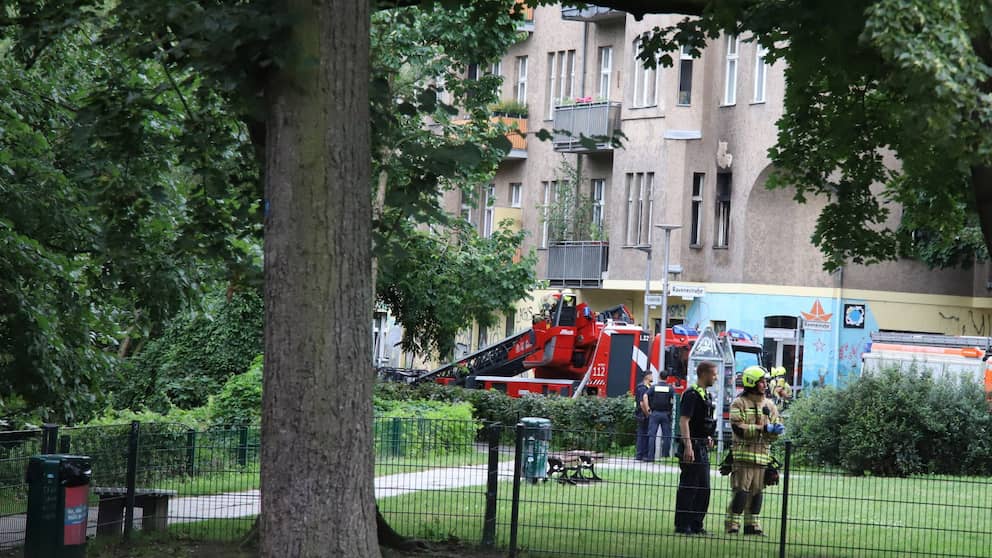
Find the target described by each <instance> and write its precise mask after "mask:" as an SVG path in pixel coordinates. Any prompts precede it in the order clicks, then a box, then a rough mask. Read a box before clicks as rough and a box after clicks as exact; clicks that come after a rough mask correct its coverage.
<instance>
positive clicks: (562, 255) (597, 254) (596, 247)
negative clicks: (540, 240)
mask: <svg viewBox="0 0 992 558" xmlns="http://www.w3.org/2000/svg"><path fill="white" fill-rule="evenodd" d="M609 254H610V246H609V243H608V242H605V241H600V240H594V241H582V242H557V243H555V244H552V245H551V246H549V247H548V267H547V274H546V277H545V279H547V280H548V283H549V285H550V286H552V287H576V288H589V287H602V286H603V272H604V271H606V269H607V262H608V261H609Z"/></svg>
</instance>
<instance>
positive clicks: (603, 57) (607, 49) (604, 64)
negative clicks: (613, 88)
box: [596, 46, 613, 100]
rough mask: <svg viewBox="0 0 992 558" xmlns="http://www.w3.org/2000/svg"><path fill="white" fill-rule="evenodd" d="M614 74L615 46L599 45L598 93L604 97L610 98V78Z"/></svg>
mask: <svg viewBox="0 0 992 558" xmlns="http://www.w3.org/2000/svg"><path fill="white" fill-rule="evenodd" d="M612 75H613V47H612V46H603V47H599V91H597V93H596V94H597V95H598V96H600V97H602V98H603V99H606V100H609V98H610V78H611V76H612Z"/></svg>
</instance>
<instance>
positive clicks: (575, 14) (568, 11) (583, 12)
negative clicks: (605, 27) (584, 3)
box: [561, 6, 627, 22]
mask: <svg viewBox="0 0 992 558" xmlns="http://www.w3.org/2000/svg"><path fill="white" fill-rule="evenodd" d="M625 17H627V12H625V11H623V10H614V9H613V8H603V7H601V6H588V7H585V8H576V7H575V6H562V7H561V18H562V19H564V20H566V21H590V22H602V21H613V20H618V19H619V20H622V19H624V18H625Z"/></svg>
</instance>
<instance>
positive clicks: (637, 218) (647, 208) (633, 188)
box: [626, 172, 654, 246]
mask: <svg viewBox="0 0 992 558" xmlns="http://www.w3.org/2000/svg"><path fill="white" fill-rule="evenodd" d="M626 182H627V211H626V213H627V215H626V224H627V235H626V244H627V245H628V246H638V245H641V244H647V243H648V238H649V236H648V235H649V233H650V232H651V220H652V219H653V217H654V215H653V211H654V207H653V204H654V192H653V190H654V173H653V172H629V173H627V180H626Z"/></svg>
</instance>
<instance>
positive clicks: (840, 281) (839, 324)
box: [834, 266, 844, 387]
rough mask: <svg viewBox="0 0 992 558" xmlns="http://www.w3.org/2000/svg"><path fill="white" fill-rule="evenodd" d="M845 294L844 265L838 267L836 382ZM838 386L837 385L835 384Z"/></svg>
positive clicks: (835, 339)
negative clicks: (842, 304) (842, 303)
mask: <svg viewBox="0 0 992 558" xmlns="http://www.w3.org/2000/svg"><path fill="white" fill-rule="evenodd" d="M843 294H844V266H840V267H839V268H837V294H836V297H835V301H836V302H834V315H835V316H837V327H836V328H834V384H836V383H837V381H838V380H839V379H840V376H839V375H838V373H839V371H840V328H842V327H844V308H843V307H842V306H841V302H842V301H843ZM835 387H836V385H835Z"/></svg>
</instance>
